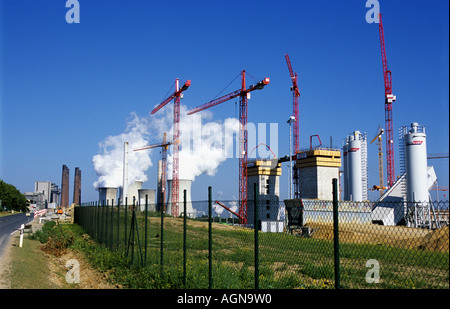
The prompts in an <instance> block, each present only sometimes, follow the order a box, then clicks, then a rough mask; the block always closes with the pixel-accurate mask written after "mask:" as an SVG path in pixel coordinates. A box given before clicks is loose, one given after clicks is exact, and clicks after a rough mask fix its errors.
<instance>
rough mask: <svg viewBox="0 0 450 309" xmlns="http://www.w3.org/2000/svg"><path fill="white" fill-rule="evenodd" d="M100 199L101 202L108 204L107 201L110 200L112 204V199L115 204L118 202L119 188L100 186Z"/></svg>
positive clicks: (109, 203) (109, 202)
mask: <svg viewBox="0 0 450 309" xmlns="http://www.w3.org/2000/svg"><path fill="white" fill-rule="evenodd" d="M98 200H99V201H100V203H104V204H105V205H106V201H108V205H111V203H112V201H114V204H116V203H117V188H112V187H101V188H98Z"/></svg>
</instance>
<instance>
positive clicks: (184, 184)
mask: <svg viewBox="0 0 450 309" xmlns="http://www.w3.org/2000/svg"><path fill="white" fill-rule="evenodd" d="M178 183H179V191H178V192H179V197H178V214H179V215H182V213H183V207H184V205H183V197H184V193H183V192H184V190H186V212H187V215H188V217H193V216H194V208H193V207H192V200H191V185H192V180H190V179H179V180H178ZM166 197H167V203H166V214H168V215H172V179H169V180H167V195H166Z"/></svg>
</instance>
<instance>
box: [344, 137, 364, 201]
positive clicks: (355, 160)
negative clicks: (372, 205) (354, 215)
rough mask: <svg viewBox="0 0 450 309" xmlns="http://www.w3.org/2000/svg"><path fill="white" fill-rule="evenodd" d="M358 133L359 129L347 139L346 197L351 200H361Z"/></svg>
mask: <svg viewBox="0 0 450 309" xmlns="http://www.w3.org/2000/svg"><path fill="white" fill-rule="evenodd" d="M360 135H361V133H360V132H359V131H355V132H353V135H351V136H349V140H348V148H347V152H348V153H347V156H348V176H349V178H348V184H349V189H350V190H349V193H348V194H349V196H348V197H349V200H351V201H362V200H363V188H362V187H363V185H362V165H361V162H362V161H361V159H362V157H361V140H360Z"/></svg>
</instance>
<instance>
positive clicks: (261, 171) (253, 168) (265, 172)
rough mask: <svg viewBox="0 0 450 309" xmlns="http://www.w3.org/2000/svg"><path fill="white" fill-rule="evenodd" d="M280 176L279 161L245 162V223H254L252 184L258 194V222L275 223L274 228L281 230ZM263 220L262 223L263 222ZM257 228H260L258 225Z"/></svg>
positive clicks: (259, 160)
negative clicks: (246, 189)
mask: <svg viewBox="0 0 450 309" xmlns="http://www.w3.org/2000/svg"><path fill="white" fill-rule="evenodd" d="M280 176H281V163H279V162H278V160H277V159H274V160H261V159H258V160H252V161H250V162H249V163H248V164H247V177H248V178H247V182H248V183H247V185H248V188H249V190H248V191H247V200H248V208H247V223H248V224H249V225H253V224H254V218H255V212H254V206H255V204H254V200H255V196H254V186H255V184H256V188H257V194H258V207H259V208H258V218H259V221H260V224H261V225H263V224H270V223H268V222H271V223H272V224H273V225H275V229H278V230H280V231H282V230H283V222H282V221H281V216H280ZM263 222H264V223H263ZM259 228H262V226H260V227H259Z"/></svg>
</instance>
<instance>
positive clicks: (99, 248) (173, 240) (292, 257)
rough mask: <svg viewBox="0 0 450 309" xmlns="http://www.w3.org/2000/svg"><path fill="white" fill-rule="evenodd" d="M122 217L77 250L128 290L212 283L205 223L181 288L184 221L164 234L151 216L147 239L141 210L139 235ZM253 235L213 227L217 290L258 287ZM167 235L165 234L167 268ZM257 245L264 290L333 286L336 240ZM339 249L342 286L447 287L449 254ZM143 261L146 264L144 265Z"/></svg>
mask: <svg viewBox="0 0 450 309" xmlns="http://www.w3.org/2000/svg"><path fill="white" fill-rule="evenodd" d="M109 215H111V213H109ZM109 215H108V216H106V218H109ZM116 219H117V217H114V218H113V220H111V222H113V223H114V224H116V222H118V223H117V224H118V225H117V226H119V223H120V226H119V228H116V227H115V225H114V226H111V225H107V224H104V223H107V222H110V221H109V220H110V219H108V221H107V222H106V220H105V221H103V219H102V217H99V220H98V222H100V225H99V227H98V228H96V229H92V230H93V231H94V232H93V235H94V237H95V239H96V240H97V241H99V242H100V243H102V244H101V245H99V244H98V243H97V242H96V241H94V240H93V239H91V238H88V237H86V236H85V237H84V239H85V241H84V242H80V243H78V248H79V250H81V251H83V252H85V254H86V256H87V257H88V258H89V259H90V260H91V261H92V263H93V265H96V267H97V268H98V269H101V270H102V271H104V272H107V273H108V274H109V276H110V278H112V279H114V280H115V281H116V282H117V283H119V284H121V285H122V286H124V287H127V288H188V289H191V288H193V289H203V288H208V272H209V263H208V230H207V223H206V222H199V221H196V220H191V219H188V220H187V223H188V224H187V243H186V249H187V250H186V257H187V273H186V275H187V280H186V281H187V283H186V285H183V228H182V224H183V219H182V218H171V217H166V218H165V219H164V234H163V235H161V227H160V218H159V215H158V214H152V215H150V217H149V219H148V222H147V224H148V226H147V236H146V237H145V233H144V231H145V220H144V217H143V216H142V215H141V216H138V217H137V222H138V224H137V228H136V230H139V238H138V237H137V233H136V234H135V235H134V236H133V235H132V234H130V225H129V224H130V222H131V220H130V216H129V217H128V225H127V228H126V229H125V225H124V220H122V219H123V218H119V220H118V221H116ZM94 222H95V221H94ZM107 226H109V227H108V228H107ZM125 230H126V231H127V234H126V235H125ZM253 233H254V232H253V230H248V229H243V228H238V227H233V226H225V225H221V224H213V243H212V249H213V252H212V258H213V264H212V277H213V288H216V289H243V288H253V287H254V255H253V250H254V240H253V235H254V234H253ZM130 236H131V237H130ZM161 236H164V249H163V256H164V258H163V266H161V251H160V245H161V238H162V237H161ZM133 237H134V238H133ZM125 239H127V240H133V239H134V242H133V241H132V242H131V243H128V245H127V246H126V245H125V243H124V241H125ZM447 241H448V237H447ZM145 243H146V244H147V251H145ZM259 245H260V251H259V261H260V269H259V274H260V280H259V286H260V288H269V289H272V288H280V289H291V288H315V289H317V288H320V289H322V288H333V287H334V264H333V241H332V240H327V239H314V238H301V237H297V236H295V235H286V234H282V233H260V237H259ZM106 247H109V249H107V248H106ZM340 253H341V286H342V287H343V288H356V289H361V288H363V289H365V288H384V289H389V288H408V289H409V288H447V289H448V288H449V275H448V265H449V254H448V251H447V252H433V251H428V250H421V249H406V248H402V247H395V246H392V245H384V244H367V243H362V244H354V243H341V244H340ZM373 259H376V260H377V261H378V262H379V265H380V271H381V274H380V282H379V283H376V284H369V283H368V282H367V281H366V274H367V272H368V270H369V268H368V267H367V266H366V262H367V261H368V260H373ZM143 261H144V262H145V267H141V266H140V265H142V263H143ZM162 268H163V271H162V270H161V269H162Z"/></svg>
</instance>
